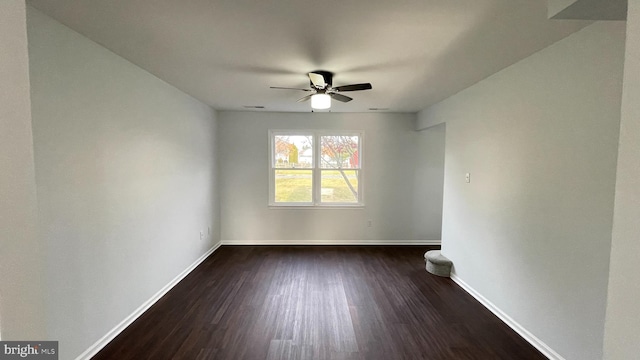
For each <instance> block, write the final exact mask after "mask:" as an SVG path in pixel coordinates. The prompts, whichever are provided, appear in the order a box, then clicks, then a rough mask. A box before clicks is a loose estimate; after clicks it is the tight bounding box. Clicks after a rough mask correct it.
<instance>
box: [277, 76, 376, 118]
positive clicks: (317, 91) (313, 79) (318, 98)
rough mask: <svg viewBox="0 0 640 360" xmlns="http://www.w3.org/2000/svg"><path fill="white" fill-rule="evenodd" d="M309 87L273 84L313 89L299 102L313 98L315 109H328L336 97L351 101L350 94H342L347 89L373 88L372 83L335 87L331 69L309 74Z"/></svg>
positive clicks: (340, 99)
mask: <svg viewBox="0 0 640 360" xmlns="http://www.w3.org/2000/svg"><path fill="white" fill-rule="evenodd" d="M308 75H309V89H299V88H289V87H279V86H271V89H284V90H302V91H311V92H313V93H312V94H309V95H307V96H305V97H302V98H300V99H299V100H298V102H303V101H307V100H311V107H312V108H313V109H328V108H330V107H331V99H335V100H338V101H341V102H349V101H351V100H353V98H350V97H348V96H345V95H342V94H340V93H341V92H347V91H360V90H370V89H372V87H371V84H370V83H362V84H352V85H342V86H336V87H333V73H331V72H329V71H314V72H310V73H309V74H308Z"/></svg>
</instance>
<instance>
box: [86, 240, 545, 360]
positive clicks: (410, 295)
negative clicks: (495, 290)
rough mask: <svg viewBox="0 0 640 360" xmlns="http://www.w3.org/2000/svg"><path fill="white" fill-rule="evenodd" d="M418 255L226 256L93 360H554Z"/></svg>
mask: <svg viewBox="0 0 640 360" xmlns="http://www.w3.org/2000/svg"><path fill="white" fill-rule="evenodd" d="M433 248H434V247H424V246H423V247H417V246H360V247H358V246H223V247H221V248H220V249H218V251H216V252H215V253H214V254H213V255H212V256H211V257H209V258H208V259H207V260H205V261H204V262H203V263H202V264H201V265H200V266H198V268H196V269H195V270H194V271H193V272H192V273H191V274H189V275H188V276H187V277H186V278H184V279H183V280H182V281H181V282H180V283H179V284H178V285H176V286H175V287H174V288H173V289H172V290H171V291H170V292H169V293H167V294H166V295H165V296H164V297H163V298H162V299H160V300H159V301H158V302H157V303H156V304H155V305H154V306H153V307H151V308H150V309H149V310H148V311H147V312H146V313H144V314H143V315H142V316H140V318H138V319H137V320H136V321H135V322H134V323H133V324H131V325H130V326H129V327H128V328H127V329H125V330H124V331H123V332H122V333H121V334H120V335H119V336H118V337H116V338H115V339H114V340H113V341H112V342H111V343H110V344H108V345H107V346H106V347H105V348H104V349H102V351H100V352H99V353H98V354H97V355H96V356H95V357H94V359H97V360H102V359H117V360H127V359H132V360H133V359H135V360H140V359H154V360H155V359H160V360H163V359H176V360H178V359H189V360H192V359H202V360H204V359H230V360H237V359H251V360H254V359H256V360H258V359H259V360H263V359H268V360H276V359H287V360H292V359H296V360H298V359H305V360H307V359H308V360H328V359H329V360H330V359H336V360H355V359H357V360H376V359H381V360H395V359H399V360H400V359H435V360H439V359H441V360H454V359H455V360H458V359H505V360H507V359H508V360H512V359H531V360H534V359H545V357H544V356H543V355H542V354H540V353H539V352H538V351H537V350H536V349H534V348H533V347H532V346H531V345H530V344H528V343H527V342H526V341H524V340H523V339H522V338H521V337H520V336H519V335H517V334H516V333H515V332H514V331H512V330H511V329H509V328H508V327H507V326H506V325H505V324H503V323H502V322H501V321H500V320H499V319H498V318H496V317H495V316H494V315H493V314H492V313H491V312H489V311H488V310H487V309H485V308H484V307H483V306H482V305H481V304H479V303H478V302H477V301H476V300H475V299H473V298H472V297H471V296H470V295H469V294H467V293H466V292H465V291H464V290H462V289H461V288H459V287H458V286H457V285H456V284H455V283H453V282H452V281H451V280H450V279H447V278H441V277H437V276H433V275H431V274H428V273H427V272H426V271H425V270H424V260H423V254H424V252H425V251H426V250H429V249H433Z"/></svg>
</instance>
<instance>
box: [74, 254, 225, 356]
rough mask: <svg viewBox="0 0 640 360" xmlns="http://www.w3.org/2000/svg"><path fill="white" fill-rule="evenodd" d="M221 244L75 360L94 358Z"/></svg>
mask: <svg viewBox="0 0 640 360" xmlns="http://www.w3.org/2000/svg"><path fill="white" fill-rule="evenodd" d="M220 245H222V242H218V243H217V244H215V245H214V246H213V247H212V248H211V249H209V250H207V252H206V253H204V254H203V255H202V256H200V257H199V258H198V259H197V260H196V261H194V262H193V264H191V265H189V267H187V268H186V269H184V271H182V272H181V273H180V274H178V276H176V277H175V278H174V279H173V280H171V281H170V282H169V283H168V284H167V285H165V286H164V287H163V288H162V289H160V291H158V292H157V293H155V294H154V295H153V296H152V297H151V298H150V299H149V300H147V301H145V302H144V303H143V304H142V305H140V307H139V308H137V309H136V310H135V311H134V312H133V313H131V315H129V316H127V317H126V318H125V319H124V320H122V321H121V322H120V323H119V324H118V325H116V326H115V327H114V328H113V329H111V331H109V332H108V333H107V334H106V335H105V336H103V337H102V338H100V340H98V341H96V342H95V343H94V344H93V345H91V346H90V347H89V348H88V349H87V350H85V351H84V352H83V353H82V354H80V355H78V357H77V358H76V360H85V359H86V360H89V359H91V358H92V357H93V356H95V355H96V354H97V353H98V352H99V351H100V350H102V348H103V347H105V346H106V345H107V344H108V343H109V342H110V341H111V340H113V339H114V338H115V337H116V336H118V334H120V333H121V332H122V331H123V330H124V329H126V328H127V326H129V325H131V323H133V322H134V321H135V320H136V319H137V318H138V317H140V315H142V314H143V313H144V312H145V311H147V310H148V309H149V308H150V307H151V306H152V305H153V304H155V303H156V302H157V301H158V300H160V298H161V297H163V296H164V295H165V294H166V293H167V292H169V290H171V289H172V288H173V287H174V286H176V284H178V283H179V282H180V280H182V279H184V278H185V277H186V276H187V275H189V273H190V272H191V271H193V269H195V268H196V267H197V266H198V265H200V263H202V262H203V261H204V260H205V259H206V258H207V257H209V255H211V254H213V252H214V251H216V250H217V249H218V248H219V247H220Z"/></svg>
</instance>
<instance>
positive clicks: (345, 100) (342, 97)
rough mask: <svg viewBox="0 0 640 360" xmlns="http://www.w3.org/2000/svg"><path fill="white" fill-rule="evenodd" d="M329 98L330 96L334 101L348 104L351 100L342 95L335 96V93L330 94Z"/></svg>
mask: <svg viewBox="0 0 640 360" xmlns="http://www.w3.org/2000/svg"><path fill="white" fill-rule="evenodd" d="M329 96H331V98H332V99H336V100H338V101H342V102H349V101H351V100H353V99H352V98H350V97H348V96H344V95H341V94H336V93H330V94H329Z"/></svg>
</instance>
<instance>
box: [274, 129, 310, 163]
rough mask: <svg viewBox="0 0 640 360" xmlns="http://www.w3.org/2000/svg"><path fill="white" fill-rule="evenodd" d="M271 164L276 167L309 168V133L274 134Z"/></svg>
mask: <svg viewBox="0 0 640 360" xmlns="http://www.w3.org/2000/svg"><path fill="white" fill-rule="evenodd" d="M274 146H275V149H274V152H273V154H274V159H273V166H274V167H277V168H289V169H299V168H303V169H304V168H311V167H312V166H313V137H312V136H311V135H276V136H274Z"/></svg>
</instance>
